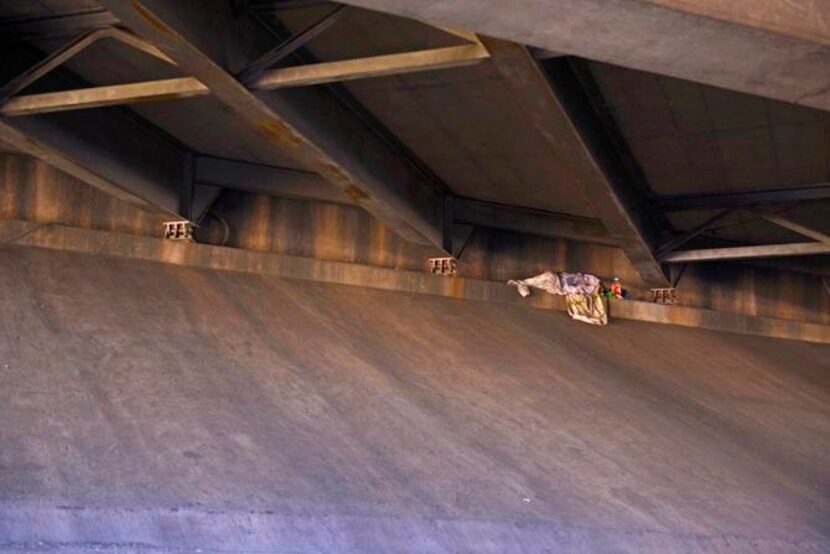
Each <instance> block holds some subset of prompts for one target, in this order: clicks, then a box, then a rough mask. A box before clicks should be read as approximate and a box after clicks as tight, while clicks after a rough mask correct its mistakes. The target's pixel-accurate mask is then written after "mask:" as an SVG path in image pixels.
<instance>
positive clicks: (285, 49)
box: [237, 5, 348, 85]
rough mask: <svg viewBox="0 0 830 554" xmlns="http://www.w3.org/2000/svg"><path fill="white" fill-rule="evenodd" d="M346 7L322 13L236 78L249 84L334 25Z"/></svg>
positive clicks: (338, 7)
mask: <svg viewBox="0 0 830 554" xmlns="http://www.w3.org/2000/svg"><path fill="white" fill-rule="evenodd" d="M347 8H348V6H342V5H341V6H337V7H336V8H334V10H332V11H331V12H329V13H328V14H326V15H324V16H323V17H322V18H320V19H319V20H318V21H316V22H314V23H312V24H311V25H310V26H308V27H306V28H305V29H303V30H302V31H300V32H299V33H296V34H295V35H293V36H292V37H290V38H289V39H287V40H285V41H283V42H282V43H280V44H278V45H277V46H276V47H275V48H274V49H272V50H269V51H268V52H266V53H265V54H263V55H261V56H260V57H259V58H257V59H256V60H255V61H254V62H252V63H251V64H249V65H248V67H246V68H245V69H244V70H242V71H241V72H240V73H239V74H238V75H237V78H238V79H239V80H240V81H242V82H243V83H245V84H246V85H250V84H251V82H252V81H254V80H256V78H257V77H259V75H260V74H261V73H262V72H263V71H265V70H266V69H268V68H269V67H273V66H274V64H276V63H277V62H278V61H280V60H283V59H285V58H286V57H288V56H290V55H291V53H292V52H295V51H296V50H297V49H298V48H300V47H302V46H303V45H304V44H306V43H307V42H308V41H310V40H311V39H313V38H314V37H316V36H317V35H319V34H320V33H322V32H323V31H325V30H326V29H328V28H329V27H331V26H332V25H334V24H335V23H336V22H337V21H338V20H339V19H340V18H341V17H343V15H344V14H345V13H346V9H347Z"/></svg>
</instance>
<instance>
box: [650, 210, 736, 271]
mask: <svg viewBox="0 0 830 554" xmlns="http://www.w3.org/2000/svg"><path fill="white" fill-rule="evenodd" d="M733 212H734V210H731V209H727V210H721V211H719V212H718V213H716V214H715V215H713V216H712V217H710V218H709V219H707V220H706V221H704V222H703V223H701V224H700V225H697V226H696V227H694V228H693V229H691V230H689V231H687V232H686V233H684V234H683V235H681V236H679V237H676V238H674V239H672V240H670V241H668V242H666V243H665V244H663V245H661V246H660V247H659V248H658V249H657V250H656V251H655V253H654V255H655V256H656V257H657V259H661V258H662V257H664V256H665V255H666V254H668V253H669V252H672V251H673V250H677V249H678V248H680V247H681V246H683V245H684V244H686V243H687V242H689V241H690V240H692V239H693V238H695V237H697V236H699V235H700V234H701V233H703V232H705V231H706V230H708V229H709V228H710V227H712V225H714V224H715V223H717V222H718V221H720V220H721V219H723V218H724V217H726V216H728V215H729V214H731V213H733Z"/></svg>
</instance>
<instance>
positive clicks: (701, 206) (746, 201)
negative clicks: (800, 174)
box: [652, 183, 830, 212]
mask: <svg viewBox="0 0 830 554" xmlns="http://www.w3.org/2000/svg"><path fill="white" fill-rule="evenodd" d="M829 198H830V183H816V184H814V185H810V186H807V187H799V188H787V189H777V190H762V191H756V192H736V193H730V194H703V195H682V196H667V197H663V198H657V199H656V200H654V202H653V204H652V205H653V206H654V207H655V208H656V209H659V210H662V211H664V212H680V211H690V210H715V209H721V208H743V207H751V206H763V205H770V204H789V203H793V202H809V201H813V200H826V199H829Z"/></svg>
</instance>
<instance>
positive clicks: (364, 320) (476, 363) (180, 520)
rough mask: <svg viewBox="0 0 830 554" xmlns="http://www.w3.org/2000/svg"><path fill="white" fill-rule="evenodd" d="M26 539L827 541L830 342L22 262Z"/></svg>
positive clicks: (673, 544)
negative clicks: (603, 324)
mask: <svg viewBox="0 0 830 554" xmlns="http://www.w3.org/2000/svg"><path fill="white" fill-rule="evenodd" d="M0 306H2V308H3V309H2V317H1V318H0V376H2V381H0V382H2V386H0V551H4V550H6V551H15V552H17V551H20V552H31V551H38V550H43V551H51V550H55V551H61V552H63V551H79V552H86V551H89V550H94V549H96V548H98V549H100V550H104V551H107V550H109V551H114V552H158V551H189V552H192V551H194V550H196V549H201V550H202V551H204V552H211V551H213V552H215V551H221V552H246V551H247V552H250V551H256V552H291V553H307V552H360V553H366V552H370V553H371V552H383V553H394V552H418V553H433V552H434V553H437V552H442V553H443V552H470V553H472V552H475V553H499V554H501V553H510V552H533V553H541V552H557V553H558V552H580V553H581V552H643V551H652V552H775V553H779V552H827V551H829V550H830V523H828V522H830V489H828V483H830V466H828V464H827V459H828V455H830V358H828V354H829V353H830V349H828V347H826V346H819V345H809V344H804V343H798V342H795V341H777V340H773V339H767V338H758V337H745V336H738V335H728V334H717V333H712V332H708V331H700V330H690V329H680V328H674V327H670V326H658V325H650V324H644V323H636V322H625V321H621V322H620V321H618V322H615V323H614V325H612V326H609V327H607V328H594V327H591V326H587V325H580V324H578V323H574V322H571V321H570V320H568V319H567V318H566V317H565V316H564V315H562V314H559V313H552V312H545V311H536V310H526V309H522V308H517V307H513V306H504V305H493V304H485V303H478V302H468V301H457V300H450V299H445V298H437V297H430V296H416V295H409V294H403V293H395V292H385V291H377V290H368V289H361V288H357V287H342V286H335V285H326V284H314V283H308V282H297V281H288V280H279V279H275V278H268V277H265V276H257V275H244V274H236V273H230V272H214V271H210V270H203V269H195V268H186V267H174V266H168V265H160V264H154V263H148V262H138V261H135V260H121V259H113V258H105V257H94V256H87V255H81V254H77V253H64V252H52V251H45V250H38V249H31V248H30V249H23V248H13V249H11V248H5V249H2V250H0Z"/></svg>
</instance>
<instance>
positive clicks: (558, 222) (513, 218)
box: [196, 156, 617, 246]
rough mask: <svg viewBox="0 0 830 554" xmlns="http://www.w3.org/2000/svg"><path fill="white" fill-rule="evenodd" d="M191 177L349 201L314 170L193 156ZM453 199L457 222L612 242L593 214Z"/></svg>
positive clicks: (262, 190)
mask: <svg viewBox="0 0 830 554" xmlns="http://www.w3.org/2000/svg"><path fill="white" fill-rule="evenodd" d="M196 182H197V183H200V184H205V185H216V186H221V187H223V188H226V189H229V190H238V191H244V192H252V193H258V194H268V195H273V196H283V197H289V198H301V199H306V200H315V201H319V202H334V203H338V204H354V202H352V200H351V198H349V197H348V195H346V194H344V193H343V192H342V191H341V190H339V189H337V188H336V187H334V186H333V185H331V184H330V183H328V182H327V181H326V180H325V179H323V178H322V177H320V176H319V175H317V174H315V173H308V172H305V171H297V170H294V169H285V168H281V167H273V166H267V165H263V164H252V163H250V162H243V161H239V160H228V159H223V158H215V157H212V156H199V157H198V159H197V161H196ZM452 204H453V208H452V222H453V223H454V224H457V225H472V226H476V227H488V228H491V229H502V230H505V231H511V232H514V233H522V234H529V235H537V236H542V237H550V238H564V239H568V240H573V241H578V242H590V243H595V244H604V245H608V246H617V243H616V241H615V240H614V239H613V238H611V237H610V236H609V235H608V231H607V230H606V229H605V227H604V226H603V225H602V222H601V221H599V220H597V219H591V218H585V217H575V216H571V215H567V214H557V213H552V212H546V211H543V210H534V209H530V208H521V207H517V206H505V205H503V204H496V203H493V202H485V201H482V200H475V199H473V198H461V197H456V198H454V199H453V202H452Z"/></svg>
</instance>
